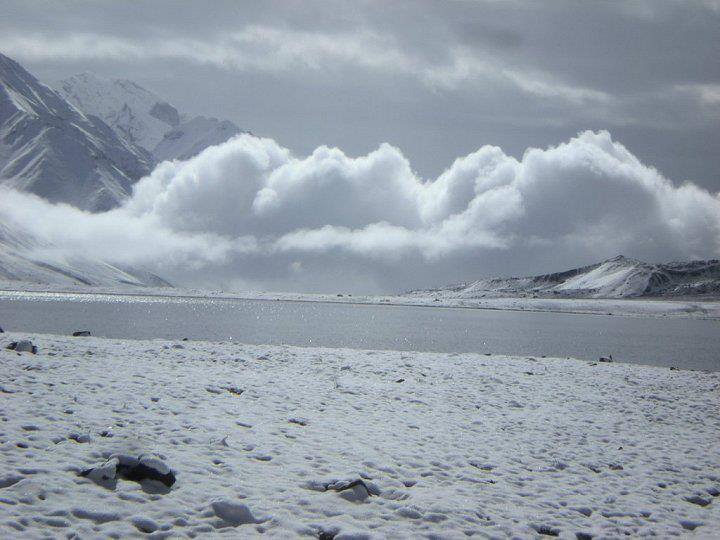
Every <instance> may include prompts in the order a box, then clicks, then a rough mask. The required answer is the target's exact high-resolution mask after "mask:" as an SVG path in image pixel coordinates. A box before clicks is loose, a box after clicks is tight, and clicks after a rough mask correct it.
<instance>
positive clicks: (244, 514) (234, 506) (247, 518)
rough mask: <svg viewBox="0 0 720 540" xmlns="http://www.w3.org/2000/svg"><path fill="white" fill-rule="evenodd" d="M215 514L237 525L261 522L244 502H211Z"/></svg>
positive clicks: (229, 523) (226, 521)
mask: <svg viewBox="0 0 720 540" xmlns="http://www.w3.org/2000/svg"><path fill="white" fill-rule="evenodd" d="M210 507H211V508H212V511H213V512H214V514H215V515H216V516H217V517H219V518H220V519H222V520H223V521H224V522H225V523H227V524H228V525H232V526H233V527H237V526H239V525H245V524H250V523H261V521H260V520H258V519H256V518H255V516H253V514H252V512H251V510H250V508H249V507H248V506H247V505H246V504H243V503H239V502H234V501H227V500H223V501H215V502H213V503H211V504H210Z"/></svg>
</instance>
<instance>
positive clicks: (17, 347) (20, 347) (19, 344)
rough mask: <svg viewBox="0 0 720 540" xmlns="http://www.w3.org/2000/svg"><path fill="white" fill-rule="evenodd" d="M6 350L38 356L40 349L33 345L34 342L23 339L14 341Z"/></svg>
mask: <svg viewBox="0 0 720 540" xmlns="http://www.w3.org/2000/svg"><path fill="white" fill-rule="evenodd" d="M5 348H6V349H9V350H11V351H15V352H29V353H32V354H37V351H38V348H37V347H36V346H35V345H33V343H32V341H28V340H26V339H23V340H21V341H13V342H12V343H10V345H8V346H7V347H5Z"/></svg>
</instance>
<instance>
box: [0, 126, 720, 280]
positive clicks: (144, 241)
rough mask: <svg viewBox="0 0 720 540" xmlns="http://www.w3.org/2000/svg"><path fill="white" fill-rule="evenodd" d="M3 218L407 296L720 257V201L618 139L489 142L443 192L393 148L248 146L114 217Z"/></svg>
mask: <svg viewBox="0 0 720 540" xmlns="http://www.w3.org/2000/svg"><path fill="white" fill-rule="evenodd" d="M0 219H2V220H3V221H7V222H10V223H15V224H16V225H17V226H20V227H22V228H25V229H27V230H29V231H30V232H32V233H33V234H35V235H37V236H40V237H42V238H45V239H47V240H48V241H50V242H52V243H53V244H55V245H57V246H59V247H60V248H62V249H71V250H83V251H85V252H90V253H94V254H95V255H97V256H99V257H103V258H107V259H111V260H121V261H122V262H129V263H135V264H138V263H139V264H144V265H146V266H149V267H151V268H153V269H156V270H158V271H160V272H164V273H165V274H169V275H171V276H175V277H176V278H178V277H179V278H180V280H181V281H185V282H188V283H192V282H195V283H197V284H202V285H210V284H221V285H222V286H235V287H238V286H250V287H268V288H270V287H273V288H286V289H287V288H301V289H315V290H322V289H326V290H328V289H330V290H334V288H337V287H344V288H345V289H350V290H383V289H385V290H391V289H396V288H402V287H404V286H407V287H413V286H420V285H423V284H431V283H432V284H438V283H445V282H449V281H455V280H458V279H472V278H474V277H481V276H483V275H487V274H497V273H512V274H517V273H522V274H524V273H536V272H538V271H545V270H551V269H563V268H564V267H570V266H575V265H578V264H581V263H587V262H591V261H594V260H597V259H601V258H606V257H610V256H614V255H616V254H618V253H624V254H626V255H631V256H637V257H641V258H645V259H649V260H667V259H673V258H707V257H712V256H718V255H719V254H720V195H718V194H711V193H709V192H707V191H705V190H703V189H700V188H698V187H697V186H695V185H693V184H690V183H686V184H683V185H681V186H675V185H673V184H672V183H671V182H670V181H669V180H667V179H665V178H664V177H663V176H661V175H660V174H659V173H658V172H657V171H656V170H655V169H653V168H651V167H648V166H646V165H644V164H643V163H641V162H640V161H639V160H638V159H637V158H636V157H635V156H633V155H632V154H631V153H630V152H629V151H628V150H627V149H626V148H625V147H623V146H622V145H621V144H620V143H618V142H615V141H613V140H612V139H611V136H610V134H609V133H607V132H598V133H593V132H584V133H582V134H580V135H578V136H577V137H575V138H573V139H571V140H570V141H569V142H567V143H564V144H561V145H559V146H556V147H552V148H548V149H544V150H543V149H535V148H533V149H528V150H527V151H526V152H525V154H524V155H523V157H522V159H521V160H519V161H518V160H517V159H515V158H513V157H511V156H507V155H505V154H504V153H503V151H502V150H501V149H500V148H497V147H494V146H484V147H482V148H480V149H479V150H478V151H476V152H474V153H472V154H470V155H468V156H465V157H463V158H459V159H457V160H456V161H455V162H454V163H453V164H452V166H451V167H450V168H449V169H447V170H446V171H445V172H444V173H443V174H442V175H441V176H440V177H438V178H437V179H435V180H432V181H425V180H423V179H420V178H418V177H417V176H416V175H415V174H414V172H413V170H412V168H411V165H410V163H408V161H407V160H406V159H405V158H404V156H403V155H402V153H401V152H400V151H399V150H398V149H396V148H394V147H392V146H390V145H387V144H383V145H381V146H380V147H379V148H378V149H377V150H376V151H374V152H371V153H370V154H368V155H366V156H362V157H358V158H351V157H348V156H346V155H345V154H344V153H343V152H342V151H340V150H338V149H335V148H327V147H320V148H318V149H317V150H315V151H314V152H313V154H312V155H310V156H308V157H305V158H302V159H299V158H296V157H293V156H292V155H291V153H290V152H289V151H288V150H287V149H285V148H282V147H280V146H279V145H278V144H277V143H275V142H274V141H272V140H270V139H258V138H254V137H251V136H247V135H244V136H240V137H238V138H236V139H233V140H231V141H228V142H227V143H225V144H222V145H219V146H216V147H211V148H208V149H207V150H206V151H204V152H203V153H202V154H200V155H199V156H197V157H196V158H194V159H191V160H189V161H186V162H166V163H163V164H161V165H159V166H158V167H157V168H156V169H155V171H153V173H152V174H151V175H150V176H148V177H146V178H144V179H142V180H141V181H140V182H139V183H138V184H137V185H136V187H135V190H134V193H133V196H132V198H131V199H130V200H129V201H128V202H127V204H126V205H124V206H123V207H122V208H119V209H116V210H113V211H111V212H107V213H104V214H96V215H93V214H87V213H84V212H81V211H79V210H76V209H74V208H70V207H67V206H62V205H60V206H53V205H50V204H48V203H46V202H44V201H42V200H40V199H37V198H35V197H32V196H29V195H25V194H20V193H15V192H5V193H3V194H2V197H1V198H0Z"/></svg>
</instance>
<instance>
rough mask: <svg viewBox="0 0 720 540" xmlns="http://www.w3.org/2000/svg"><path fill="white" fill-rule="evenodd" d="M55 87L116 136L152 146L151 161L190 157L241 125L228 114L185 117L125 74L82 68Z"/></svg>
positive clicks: (230, 135)
mask: <svg viewBox="0 0 720 540" xmlns="http://www.w3.org/2000/svg"><path fill="white" fill-rule="evenodd" d="M56 87H57V88H58V91H59V92H60V93H61V94H62V95H63V96H64V97H65V98H66V99H67V100H68V101H70V102H71V103H73V104H74V105H76V106H77V107H78V108H80V109H81V110H83V111H86V112H88V113H90V114H93V115H95V116H98V117H100V118H102V119H103V120H104V121H105V122H106V123H107V124H108V125H109V126H110V127H111V128H112V129H113V130H114V131H115V133H116V134H117V135H118V136H119V137H121V138H123V139H125V140H126V141H128V142H130V143H132V144H137V145H139V146H142V147H143V148H144V149H145V150H147V151H148V152H151V153H152V154H153V157H154V160H155V161H156V162H160V161H164V160H168V159H188V158H191V157H193V156H195V155H197V154H198V153H200V152H201V151H202V150H204V149H205V148H207V147H208V146H212V145H215V144H220V143H222V142H225V141H226V140H228V139H229V138H230V137H232V136H234V135H237V134H238V133H240V128H238V127H237V126H236V125H235V124H233V123H232V122H230V121H227V120H218V119H217V118H206V117H204V116H197V117H194V118H191V117H188V115H186V114H183V113H180V112H179V111H178V110H177V109H176V108H175V107H173V106H172V105H170V104H169V103H167V102H166V101H165V100H163V99H162V98H160V97H159V96H157V95H156V94H154V93H152V92H150V91H149V90H146V89H145V88H143V87H141V86H139V85H138V84H136V83H134V82H132V81H129V80H126V79H106V78H103V77H99V76H97V75H94V74H92V73H81V74H79V75H74V76H72V77H68V78H67V79H64V80H62V81H60V82H58V83H57V84H56Z"/></svg>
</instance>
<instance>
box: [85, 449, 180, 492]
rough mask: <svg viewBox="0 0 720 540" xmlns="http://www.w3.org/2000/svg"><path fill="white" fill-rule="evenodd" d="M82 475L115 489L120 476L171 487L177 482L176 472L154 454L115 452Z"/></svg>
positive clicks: (141, 482)
mask: <svg viewBox="0 0 720 540" xmlns="http://www.w3.org/2000/svg"><path fill="white" fill-rule="evenodd" d="M80 476H84V477H86V478H90V479H91V480H92V481H94V482H95V483H97V484H100V485H101V486H103V487H108V488H110V489H113V488H114V487H115V484H116V483H117V479H118V478H122V479H124V480H131V481H133V482H138V483H139V484H143V483H144V482H157V483H160V484H162V485H163V486H165V488H168V489H169V488H170V487H172V485H173V484H174V483H175V480H176V478H175V473H174V472H173V471H172V469H170V467H168V466H167V465H166V464H165V463H163V462H162V461H161V460H160V459H158V458H156V457H153V456H139V457H137V458H136V457H133V456H128V455H124V454H115V455H113V456H110V459H109V460H108V461H106V462H105V463H103V464H102V465H101V466H100V467H94V468H92V469H87V470H85V471H82V472H81V473H80ZM148 487H152V486H148Z"/></svg>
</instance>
